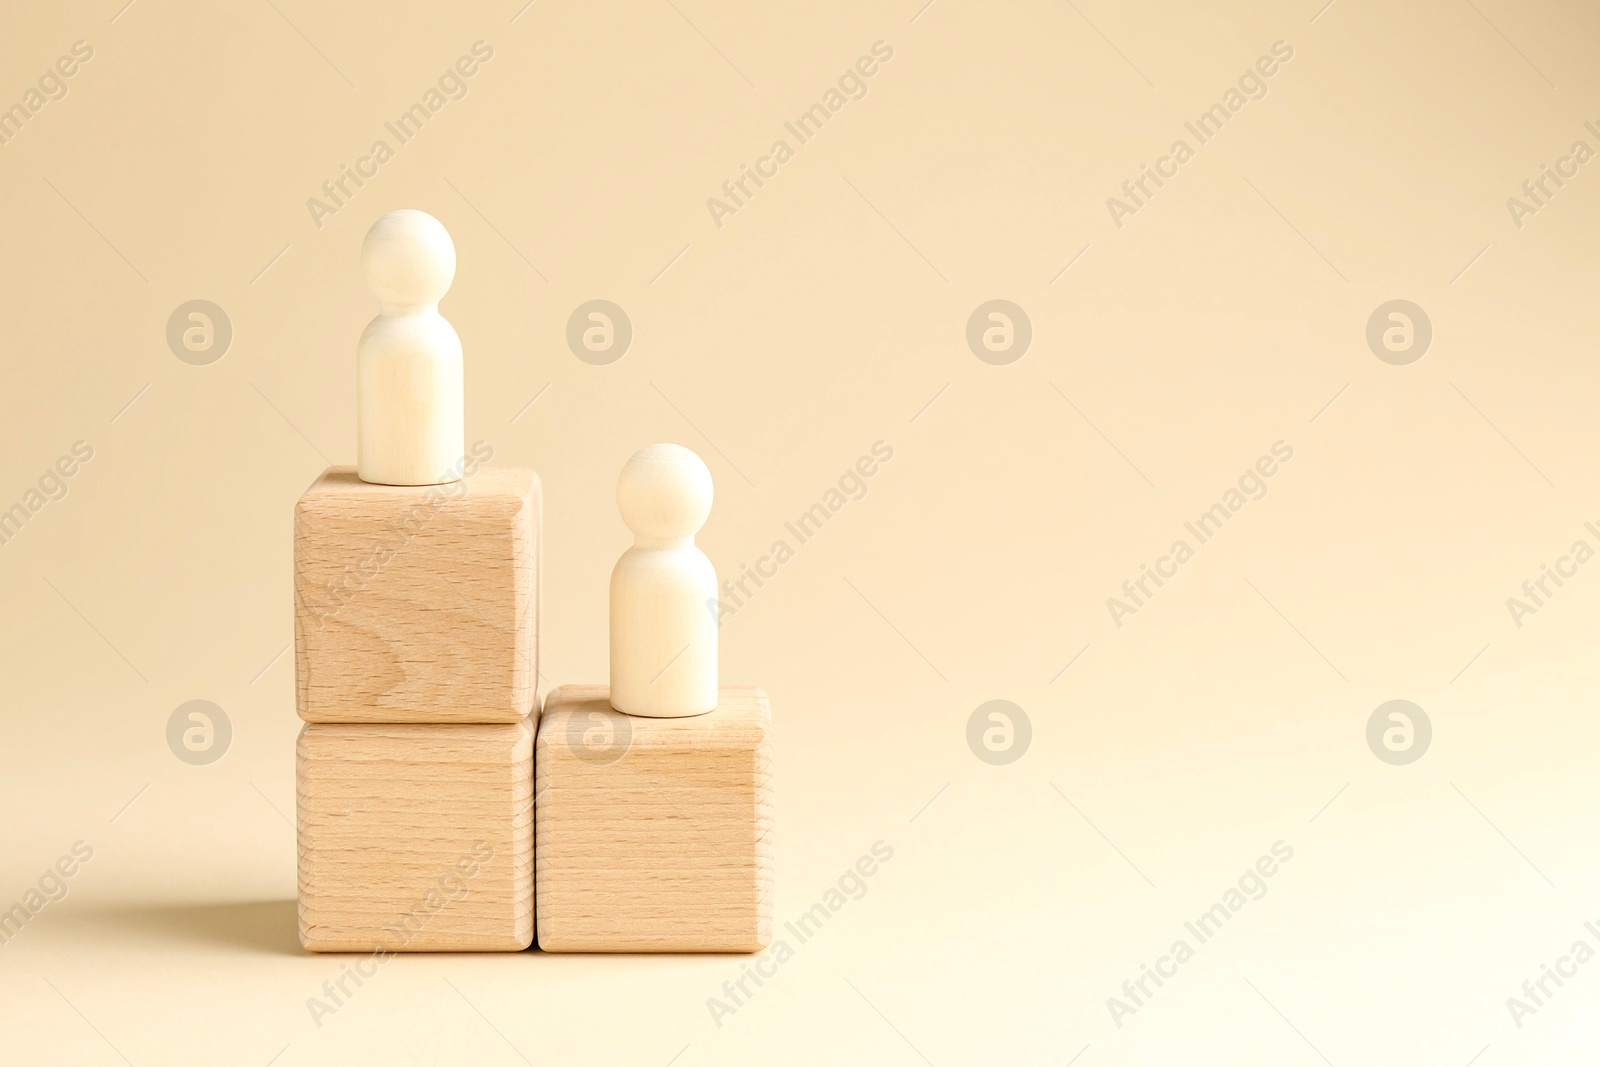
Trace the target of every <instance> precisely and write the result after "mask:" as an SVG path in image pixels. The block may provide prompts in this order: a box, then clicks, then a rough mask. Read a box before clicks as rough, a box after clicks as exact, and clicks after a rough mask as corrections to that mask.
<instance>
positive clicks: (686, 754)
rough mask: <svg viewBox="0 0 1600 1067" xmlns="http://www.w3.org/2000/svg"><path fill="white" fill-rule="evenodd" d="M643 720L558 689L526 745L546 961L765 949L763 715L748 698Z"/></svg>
mask: <svg viewBox="0 0 1600 1067" xmlns="http://www.w3.org/2000/svg"><path fill="white" fill-rule="evenodd" d="M719 697H720V699H719V701H718V704H717V707H716V709H715V710H714V711H712V712H710V713H708V714H705V715H697V716H693V717H688V718H671V719H648V718H641V717H637V716H628V715H624V714H622V713H621V712H618V711H614V710H612V708H611V705H610V700H609V692H608V689H607V687H605V686H598V685H568V686H562V687H561V688H559V689H557V690H555V691H554V692H553V693H551V694H550V695H549V696H548V697H547V698H546V700H545V708H544V714H543V716H542V718H541V720H540V727H539V736H538V740H537V742H536V744H535V746H534V749H535V754H534V792H535V796H536V797H537V799H538V803H537V805H536V811H535V823H536V830H535V845H534V855H535V869H536V875H535V886H534V899H535V902H536V910H537V913H538V916H537V918H538V937H539V947H540V948H541V949H543V950H545V951H547V952H755V951H758V950H760V949H762V948H764V947H765V946H766V945H767V944H768V943H769V942H770V941H771V940H772V913H773V907H772V905H773V898H772V888H773V844H772V831H773V827H772V818H773V796H772V740H771V732H772V714H771V711H770V709H769V707H768V704H767V697H766V694H765V693H763V692H762V691H761V690H760V689H756V688H753V687H751V688H724V689H722V690H721V691H720V693H719Z"/></svg>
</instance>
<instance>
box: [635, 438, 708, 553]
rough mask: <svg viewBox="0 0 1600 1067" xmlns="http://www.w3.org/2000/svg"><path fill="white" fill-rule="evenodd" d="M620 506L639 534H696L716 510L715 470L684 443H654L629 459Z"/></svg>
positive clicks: (662, 537) (664, 537)
mask: <svg viewBox="0 0 1600 1067" xmlns="http://www.w3.org/2000/svg"><path fill="white" fill-rule="evenodd" d="M617 510H618V511H620V512H622V521H623V522H625V523H627V524H628V529H630V530H632V531H633V533H634V536H635V537H639V538H641V539H644V540H650V541H675V540H681V539H682V538H685V537H693V536H694V535H695V531H697V530H699V529H700V527H702V526H704V525H705V524H706V519H707V517H709V516H710V514H711V472H710V471H709V470H707V469H706V465H705V462H704V461H703V460H702V459H701V458H700V457H699V456H697V455H695V454H694V453H693V452H691V451H689V450H688V449H687V448H684V447H683V446H682V445H649V446H647V447H645V448H641V449H640V450H639V451H637V452H635V453H634V454H633V458H632V459H630V460H628V462H627V463H625V464H623V467H622V474H621V475H619V476H618V478H617Z"/></svg>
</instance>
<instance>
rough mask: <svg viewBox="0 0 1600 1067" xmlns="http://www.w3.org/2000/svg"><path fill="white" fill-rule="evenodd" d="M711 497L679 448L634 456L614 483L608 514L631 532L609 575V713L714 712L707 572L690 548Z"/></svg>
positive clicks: (698, 463)
mask: <svg viewBox="0 0 1600 1067" xmlns="http://www.w3.org/2000/svg"><path fill="white" fill-rule="evenodd" d="M711 495H712V488H711V472H710V471H709V470H707V469H706V465H705V463H704V461H702V460H701V459H700V457H699V456H697V455H695V454H694V453H693V452H691V451H689V450H688V449H687V448H684V447H683V446H682V445H666V444H663V445H650V446H648V447H646V448H642V449H640V450H639V451H638V452H637V453H635V454H634V456H633V458H632V459H630V460H628V462H627V464H626V465H625V466H624V467H623V468H622V474H621V476H620V477H618V479H617V510H619V511H621V512H622V521H623V522H625V523H627V524H628V529H630V530H632V531H633V547H632V548H630V549H628V551H626V552H624V553H623V554H622V558H621V559H619V560H618V561H617V566H616V569H614V570H613V571H612V572H611V706H612V707H613V708H616V709H617V710H618V711H623V712H627V713H628V714H629V715H645V716H649V717H650V718H663V719H668V718H681V717H683V716H686V715H704V714H705V713H706V712H708V711H710V710H711V709H712V708H715V707H716V706H717V621H716V617H715V615H714V613H713V607H714V605H715V604H716V599H717V572H716V569H715V568H713V567H712V566H711V560H709V559H707V558H706V554H705V553H704V552H702V551H700V549H699V548H697V547H696V546H695V543H694V535H695V534H696V533H697V532H698V531H699V530H700V527H702V526H704V525H705V523H706V519H707V518H708V517H709V516H710V514H711ZM708 605H711V606H712V607H708Z"/></svg>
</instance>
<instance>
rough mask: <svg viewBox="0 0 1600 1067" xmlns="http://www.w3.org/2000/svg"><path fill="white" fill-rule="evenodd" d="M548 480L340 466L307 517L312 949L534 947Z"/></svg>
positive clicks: (304, 841)
mask: <svg viewBox="0 0 1600 1067" xmlns="http://www.w3.org/2000/svg"><path fill="white" fill-rule="evenodd" d="M539 526H540V495H539V480H538V477H537V476H536V475H534V473H533V472H532V471H528V470H518V469H494V468H483V469H481V470H475V471H474V475H473V476H472V477H471V478H466V479H463V480H461V481H457V482H453V483H450V484H447V485H437V486H393V485H374V484H370V483H367V482H364V481H361V480H360V479H359V478H358V477H356V474H355V471H354V470H352V469H350V468H345V467H335V468H332V469H331V470H329V471H328V472H327V473H325V474H324V475H323V476H322V477H321V478H320V479H318V480H317V482H316V484H315V485H313V486H312V487H311V489H310V490H309V491H307V493H306V494H305V496H303V497H302V498H301V500H300V502H299V505H298V506H297V507H296V509H295V523H294V527H295V529H294V536H295V668H296V670H295V675H296V688H297V703H298V705H299V711H300V717H301V718H303V719H305V720H306V725H305V726H304V727H302V728H301V731H300V741H299V745H298V751H297V760H296V768H297V769H296V777H297V782H298V792H299V849H300V863H299V867H300V939H301V941H302V943H304V944H305V946H306V947H307V948H309V949H313V950H318V951H371V950H373V949H374V948H383V949H387V950H389V951H395V952H400V951H428V950H434V951H438V950H474V949H502V950H504V949H522V948H527V947H528V945H529V944H530V943H531V942H532V940H533V782H532V756H533V737H534V727H535V720H536V703H535V694H536V691H537V679H538V650H539V640H538V624H539Z"/></svg>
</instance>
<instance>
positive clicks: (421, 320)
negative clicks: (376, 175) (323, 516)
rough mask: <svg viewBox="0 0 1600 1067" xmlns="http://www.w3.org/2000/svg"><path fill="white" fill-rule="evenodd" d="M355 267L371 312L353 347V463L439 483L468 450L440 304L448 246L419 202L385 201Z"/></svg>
mask: <svg viewBox="0 0 1600 1067" xmlns="http://www.w3.org/2000/svg"><path fill="white" fill-rule="evenodd" d="M361 269H362V273H363V274H365V275H366V279H367V287H368V288H369V289H371V290H372V292H373V295H374V296H376V297H377V298H378V307H379V312H378V317H377V318H375V319H373V320H372V321H371V322H370V323H368V324H367V328H366V331H365V332H363V333H362V335H361V342H360V344H359V345H358V346H357V348H356V355H357V371H356V396H357V407H356V473H357V474H358V475H359V476H360V478H361V480H362V481H364V482H376V483H377V484H379V485H439V484H442V483H444V482H453V481H455V480H457V479H458V478H460V477H461V464H462V462H463V457H464V456H465V454H466V450H465V443H466V432H465V425H464V424H465V415H464V408H465V399H464V386H463V381H462V370H461V338H460V337H458V336H457V335H456V331H455V327H453V326H451V325H450V323H449V321H448V320H446V319H445V317H444V316H443V315H440V314H439V301H440V300H441V299H442V298H443V297H444V294H445V293H446V292H448V291H449V289H450V283H451V282H452V281H454V280H455V276H456V246H455V245H454V243H452V242H451V240H450V234H449V233H448V232H447V231H446V230H445V228H444V226H443V224H441V223H440V222H439V220H438V219H436V218H434V217H433V216H432V215H430V214H428V213H427V212H425V211H415V210H412V209H403V210H400V211H391V212H389V214H387V215H385V216H383V218H381V219H379V220H378V221H377V222H375V223H374V224H373V226H372V229H371V230H369V231H367V237H366V240H365V241H363V242H362V244H361Z"/></svg>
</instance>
